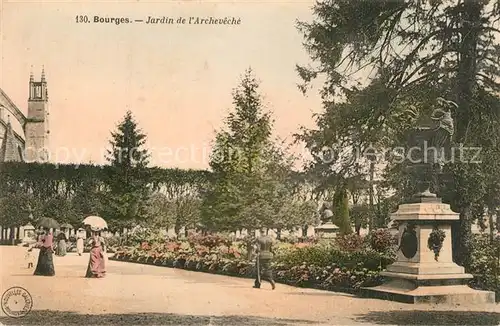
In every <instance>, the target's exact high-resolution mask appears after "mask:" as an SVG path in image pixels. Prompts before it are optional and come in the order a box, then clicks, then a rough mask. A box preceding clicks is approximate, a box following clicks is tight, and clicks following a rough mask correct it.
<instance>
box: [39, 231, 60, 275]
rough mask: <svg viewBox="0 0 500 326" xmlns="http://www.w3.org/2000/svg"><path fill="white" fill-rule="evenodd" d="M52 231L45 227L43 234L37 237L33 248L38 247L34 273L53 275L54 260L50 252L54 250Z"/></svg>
mask: <svg viewBox="0 0 500 326" xmlns="http://www.w3.org/2000/svg"><path fill="white" fill-rule="evenodd" d="M53 239H54V238H53V236H52V233H51V232H50V230H49V229H45V235H40V236H39V237H38V242H37V243H36V245H35V248H39V249H40V253H39V254H38V263H37V264H36V269H35V273H34V275H42V276H54V275H55V274H56V272H55V271H54V260H53V257H52V253H53V252H54V250H53V246H54V242H53V241H54V240H53Z"/></svg>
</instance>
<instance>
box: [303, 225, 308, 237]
mask: <svg viewBox="0 0 500 326" xmlns="http://www.w3.org/2000/svg"><path fill="white" fill-rule="evenodd" d="M308 228H309V226H308V225H305V226H303V227H302V236H303V237H304V238H305V237H307V229H308Z"/></svg>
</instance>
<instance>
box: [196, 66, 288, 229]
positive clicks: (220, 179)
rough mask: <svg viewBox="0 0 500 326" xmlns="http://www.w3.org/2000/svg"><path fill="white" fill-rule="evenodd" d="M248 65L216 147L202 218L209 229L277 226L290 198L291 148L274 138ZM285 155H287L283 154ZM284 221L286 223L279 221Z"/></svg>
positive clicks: (270, 123) (270, 121)
mask: <svg viewBox="0 0 500 326" xmlns="http://www.w3.org/2000/svg"><path fill="white" fill-rule="evenodd" d="M258 87H259V84H258V82H257V81H256V79H255V77H254V76H253V74H252V71H251V69H248V70H247V71H246V72H245V74H244V76H243V78H242V81H241V84H240V85H239V87H238V88H236V89H235V90H234V92H233V104H234V111H233V112H231V113H230V114H229V115H228V117H227V119H226V121H225V124H226V129H225V130H222V131H220V132H219V133H218V134H217V136H216V140H215V143H214V146H213V152H212V156H211V161H210V167H211V169H212V171H213V174H212V177H213V182H212V186H211V188H210V189H209V190H208V191H207V192H206V193H205V196H204V201H203V204H202V219H201V222H202V224H203V225H204V227H205V228H207V229H208V230H217V231H218V230H223V229H225V230H231V231H235V230H238V229H242V228H245V229H249V230H251V229H255V228H258V227H261V226H264V227H272V226H275V225H276V223H274V222H275V221H274V220H275V219H276V218H279V215H280V214H279V210H280V209H281V208H282V207H284V206H285V205H284V201H285V200H286V199H287V198H288V197H291V190H287V186H286V180H287V178H288V177H289V174H290V172H291V170H290V165H289V162H288V160H287V155H286V153H282V152H281V151H280V150H278V147H277V144H276V142H274V141H273V140H272V139H271V132H272V123H273V122H272V120H271V116H270V113H269V112H265V111H264V108H263V105H262V101H261V97H260V95H259V93H258ZM278 154H282V155H278ZM278 224H279V225H276V226H281V225H285V224H286V223H283V222H281V223H278Z"/></svg>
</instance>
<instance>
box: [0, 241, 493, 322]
mask: <svg viewBox="0 0 500 326" xmlns="http://www.w3.org/2000/svg"><path fill="white" fill-rule="evenodd" d="M24 253H25V248H21V247H9V246H1V247H0V262H1V267H0V272H1V282H0V290H1V293H3V292H4V291H5V290H7V289H8V288H10V287H12V286H21V287H23V288H25V289H26V290H27V291H29V293H30V294H31V296H32V298H33V308H32V311H31V312H30V313H29V314H28V315H27V316H25V317H22V318H17V319H15V318H10V317H7V316H6V315H5V314H4V313H3V312H1V314H0V323H2V324H5V325H7V324H8V325H12V324H22V325H29V324H32V325H33V324H43V325H45V324H47V325H71V324H78V325H90V324H91V325H104V324H107V325H110V324H116V325H127V324H128V325H313V324H315V325H318V324H322V325H353V324H358V325H359V324H381V325H382V324H385V325H408V324H419V325H429V324H433V325H435V324H440V325H467V324H468V325H477V324H483V325H499V324H500V306H499V305H491V306H470V307H463V306H446V307H443V306H430V305H423V306H422V305H418V306H415V305H407V304H399V303H394V302H389V301H382V300H372V299H363V298H357V297H354V296H351V295H347V294H342V293H333V292H326V291H318V290H312V289H299V288H294V287H290V286H285V285H281V284H278V285H277V288H276V290H275V291H272V290H271V288H270V286H269V285H268V284H264V286H263V288H262V289H253V288H252V285H253V283H252V280H248V279H239V278H232V277H226V276H219V275H213V274H205V273H196V272H188V271H184V270H179V269H171V268H165V267H156V266H147V265H140V264H133V263H123V262H115V261H109V263H108V267H107V271H108V275H107V276H106V278H104V279H86V278H84V277H83V275H84V274H85V271H86V267H87V261H88V254H85V255H83V256H81V257H80V256H78V255H76V254H75V253H70V254H68V255H67V256H66V257H54V264H55V269H56V276H54V277H42V276H33V275H32V273H33V269H31V270H29V269H27V264H25V261H24ZM34 254H35V255H38V252H35V250H34Z"/></svg>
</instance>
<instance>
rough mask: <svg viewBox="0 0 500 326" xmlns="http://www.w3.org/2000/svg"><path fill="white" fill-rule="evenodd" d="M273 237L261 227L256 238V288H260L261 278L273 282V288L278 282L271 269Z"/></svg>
mask: <svg viewBox="0 0 500 326" xmlns="http://www.w3.org/2000/svg"><path fill="white" fill-rule="evenodd" d="M272 246H273V239H272V238H271V237H270V236H268V235H267V234H266V233H265V230H264V229H263V228H261V230H260V236H259V237H258V238H257V240H256V247H257V248H256V253H257V258H256V259H257V268H256V270H257V272H256V274H257V275H256V278H255V285H254V288H256V289H260V284H261V282H260V281H261V278H262V279H264V280H266V281H268V282H269V283H271V286H272V287H273V290H274V289H275V288H276V283H275V282H274V279H273V271H272V270H271V261H272V259H273V252H272V251H273V248H272Z"/></svg>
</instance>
